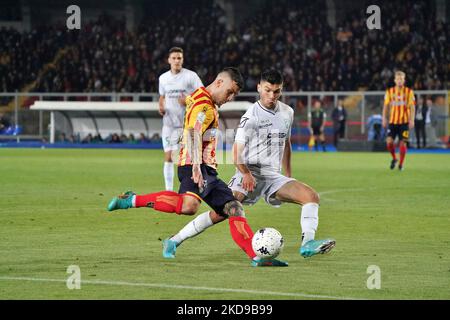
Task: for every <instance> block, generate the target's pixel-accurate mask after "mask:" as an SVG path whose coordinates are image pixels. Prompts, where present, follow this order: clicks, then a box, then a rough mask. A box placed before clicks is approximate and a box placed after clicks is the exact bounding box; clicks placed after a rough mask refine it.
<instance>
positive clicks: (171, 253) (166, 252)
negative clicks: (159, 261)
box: [162, 238, 177, 259]
mask: <svg viewBox="0 0 450 320" xmlns="http://www.w3.org/2000/svg"><path fill="white" fill-rule="evenodd" d="M162 246H163V251H162V253H163V257H164V258H166V259H175V252H176V251H177V243H176V242H175V241H173V240H170V239H169V238H167V239H164V240H163V242H162Z"/></svg>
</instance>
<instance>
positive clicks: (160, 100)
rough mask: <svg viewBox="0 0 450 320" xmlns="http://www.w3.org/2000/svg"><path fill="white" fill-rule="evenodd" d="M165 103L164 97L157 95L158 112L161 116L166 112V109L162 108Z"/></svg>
mask: <svg viewBox="0 0 450 320" xmlns="http://www.w3.org/2000/svg"><path fill="white" fill-rule="evenodd" d="M165 103H166V97H164V96H159V114H160V115H162V116H163V115H164V114H165V113H166V110H165V109H164V104H165Z"/></svg>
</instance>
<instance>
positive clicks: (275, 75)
mask: <svg viewBox="0 0 450 320" xmlns="http://www.w3.org/2000/svg"><path fill="white" fill-rule="evenodd" d="M263 81H266V82H269V83H270V84H282V83H283V75H282V74H281V72H280V71H278V70H273V69H271V70H266V71H263V73H261V80H260V82H263Z"/></svg>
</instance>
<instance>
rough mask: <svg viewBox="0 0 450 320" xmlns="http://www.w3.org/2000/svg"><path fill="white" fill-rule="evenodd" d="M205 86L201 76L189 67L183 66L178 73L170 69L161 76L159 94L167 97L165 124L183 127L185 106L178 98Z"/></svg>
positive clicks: (172, 126)
mask: <svg viewBox="0 0 450 320" xmlns="http://www.w3.org/2000/svg"><path fill="white" fill-rule="evenodd" d="M200 87H203V83H202V81H201V80H200V78H199V76H198V75H197V74H196V73H195V72H194V71H191V70H189V69H185V68H182V69H181V71H180V72H179V73H177V74H173V73H172V72H171V71H170V70H169V71H167V72H165V73H163V74H162V75H161V76H160V77H159V95H161V96H164V97H165V105H164V109H165V111H166V113H165V114H164V117H163V126H167V127H171V128H181V127H183V118H184V110H185V107H184V106H181V105H180V103H179V102H178V99H179V98H180V97H181V96H182V95H184V96H188V95H190V94H191V93H192V92H194V91H195V90H196V89H197V88H200Z"/></svg>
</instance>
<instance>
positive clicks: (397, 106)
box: [384, 86, 416, 124]
mask: <svg viewBox="0 0 450 320" xmlns="http://www.w3.org/2000/svg"><path fill="white" fill-rule="evenodd" d="M384 105H385V106H390V115H389V123H390V124H405V123H408V122H409V119H410V112H411V107H413V106H415V105H416V99H415V97H414V91H413V90H412V89H410V88H408V87H405V86H403V87H402V88H398V87H397V86H395V87H392V88H389V89H387V90H386V94H385V96H384Z"/></svg>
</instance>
